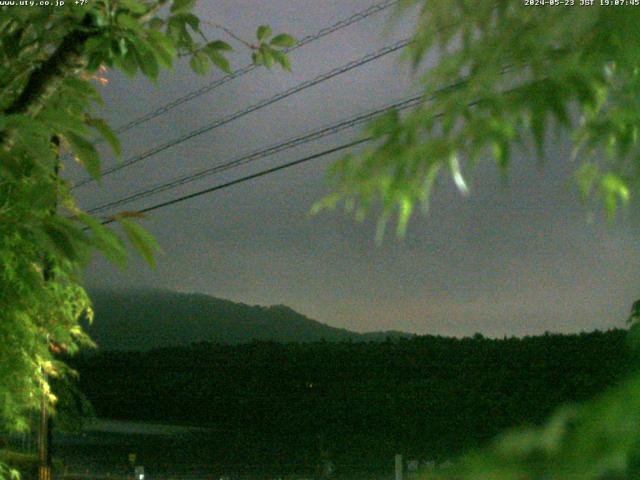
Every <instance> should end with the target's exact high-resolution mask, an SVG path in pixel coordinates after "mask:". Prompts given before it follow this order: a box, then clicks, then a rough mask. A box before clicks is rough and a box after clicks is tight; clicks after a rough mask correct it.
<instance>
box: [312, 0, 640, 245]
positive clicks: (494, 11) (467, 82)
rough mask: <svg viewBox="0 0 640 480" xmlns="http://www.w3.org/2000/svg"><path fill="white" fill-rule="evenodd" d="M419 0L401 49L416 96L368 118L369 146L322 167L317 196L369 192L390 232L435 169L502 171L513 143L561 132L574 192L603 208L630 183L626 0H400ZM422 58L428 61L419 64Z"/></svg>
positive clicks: (638, 116)
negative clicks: (615, 1) (418, 89)
mask: <svg viewBox="0 0 640 480" xmlns="http://www.w3.org/2000/svg"><path fill="white" fill-rule="evenodd" d="M572 3H573V2H572ZM596 3H597V2H596ZM402 5H403V7H405V8H409V7H416V8H418V9H419V14H418V15H419V18H418V25H417V29H416V33H415V37H414V41H413V43H412V44H411V45H410V47H409V49H408V51H407V55H406V57H407V59H408V60H409V61H410V62H411V63H412V65H413V66H414V69H415V72H416V75H417V76H418V78H419V81H420V83H421V84H422V86H423V88H424V94H425V101H424V102H423V103H422V104H421V105H420V106H418V107H417V108H416V109H414V110H412V111H411V112H410V113H407V114H406V115H399V114H396V113H390V114H389V115H387V116H385V117H384V118H382V119H379V120H378V121H376V122H375V123H373V124H372V125H370V127H369V133H371V134H372V135H373V136H374V138H375V139H377V140H378V141H377V142H375V144H374V146H373V147H371V148H370V149H368V150H367V151H365V152H364V153H363V154H361V155H358V156H355V157H348V158H345V159H344V160H343V161H341V162H339V163H337V164H336V165H335V166H334V167H333V170H332V176H333V178H334V180H335V183H336V193H335V194H334V195H332V196H330V197H328V198H327V199H325V201H324V202H323V203H322V205H323V206H325V207H327V206H328V207H334V206H336V205H337V204H339V203H341V202H345V203H346V204H347V205H351V204H354V205H355V209H356V211H357V213H358V214H360V215H361V214H362V212H364V211H367V210H368V209H370V208H371V207H372V206H373V205H374V204H376V203H378V202H380V203H382V206H383V213H382V222H383V223H384V222H386V221H387V220H389V219H390V218H391V217H392V216H394V215H396V214H397V216H398V221H399V231H400V233H402V231H403V230H404V228H405V226H406V223H407V221H408V219H409V217H410V216H411V215H412V213H413V212H414V207H415V205H420V204H422V205H423V206H424V207H426V206H427V205H428V200H429V196H430V191H431V187H432V186H433V183H434V180H435V179H436V177H437V174H438V172H442V171H446V170H447V169H448V170H449V171H450V172H451V176H452V178H453V180H454V182H455V183H456V185H457V186H458V187H459V189H460V190H461V192H463V193H466V189H467V183H466V182H465V180H464V178H465V176H466V175H468V174H470V172H471V171H472V170H473V167H474V165H475V164H476V163H477V162H478V161H479V160H482V159H483V158H486V157H493V159H494V160H495V162H496V163H497V165H498V167H499V168H500V169H501V170H502V171H506V169H507V168H508V166H509V163H510V159H511V150H512V148H513V145H514V144H520V145H522V146H524V147H529V148H530V147H535V149H536V150H537V153H538V155H540V156H542V154H543V150H544V145H545V141H547V140H548V138H549V136H550V135H552V134H554V133H558V132H561V131H564V132H571V133H572V135H573V137H572V138H573V141H574V146H575V152H574V155H575V160H574V158H565V159H562V158H559V159H554V161H555V160H557V161H575V162H576V179H577V185H578V187H579V189H580V191H581V193H582V194H583V195H584V196H585V197H586V196H589V195H597V196H599V197H600V198H601V199H602V200H603V203H604V206H605V208H606V211H607V213H608V215H609V216H612V215H613V214H614V212H615V210H616V209H617V208H618V207H619V206H620V205H624V204H627V203H628V202H629V200H630V198H631V195H632V193H634V192H635V191H636V190H637V188H638V182H637V181H638V178H639V177H638V159H639V156H638V154H639V153H640V152H639V150H638V128H639V126H640V108H638V107H639V106H640V105H639V104H638V98H640V95H639V93H640V70H639V69H638V67H639V66H640V63H639V62H640V49H638V48H637V47H636V45H637V43H638V30H637V28H636V25H637V22H638V21H639V20H640V10H639V9H638V8H636V7H624V6H621V7H620V8H611V7H606V6H599V5H594V6H592V7H588V6H581V5H579V2H577V1H576V2H575V6H573V7H570V6H566V7H564V6H563V7H560V8H537V7H535V6H527V5H525V4H523V2H522V1H520V0H500V1H498V2H483V3H482V4H481V5H480V4H479V3H478V2H473V1H468V0H462V1H459V2H454V3H453V4H452V3H451V2H449V1H447V0H436V1H434V2H432V1H429V2H424V1H422V0H404V1H403V2H402ZM431 65H433V66H431Z"/></svg>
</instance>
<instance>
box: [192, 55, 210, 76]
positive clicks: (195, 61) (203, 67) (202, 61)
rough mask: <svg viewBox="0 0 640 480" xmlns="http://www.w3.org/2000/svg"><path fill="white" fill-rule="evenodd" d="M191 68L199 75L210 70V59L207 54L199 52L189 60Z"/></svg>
mask: <svg viewBox="0 0 640 480" xmlns="http://www.w3.org/2000/svg"><path fill="white" fill-rule="evenodd" d="M189 65H190V66H191V69H192V70H193V71H194V72H196V73H197V74H198V75H204V74H205V73H207V72H208V71H209V60H208V59H207V56H206V55H205V54H204V53H202V52H197V53H196V54H194V55H193V56H192V57H191V60H189Z"/></svg>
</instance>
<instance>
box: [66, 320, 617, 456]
mask: <svg viewBox="0 0 640 480" xmlns="http://www.w3.org/2000/svg"><path fill="white" fill-rule="evenodd" d="M625 336H626V332H625V331H623V330H612V331H609V332H593V333H588V334H579V335H554V334H547V335H544V336H539V337H527V338H523V339H517V338H510V339H503V340H493V339H487V338H483V337H482V336H480V335H476V336H475V337H473V338H465V339H452V338H443V337H434V336H424V337H416V338H412V339H398V340H393V341H387V342H383V343H355V342H354V343H350V342H343V343H329V342H316V343H308V344H293V343H292V344H279V343H265V342H256V343H249V344H242V345H235V346H229V345H218V344H208V343H202V344H194V345H192V346H190V347H180V348H167V349H161V350H153V351H150V352H146V353H135V352H118V353H116V352H106V353H99V354H93V355H89V356H85V357H81V358H79V359H76V360H75V362H74V363H75V367H76V368H77V369H78V370H79V371H80V374H81V388H82V390H83V391H84V393H85V394H86V395H87V396H88V398H89V399H90V401H91V402H92V403H93V405H94V407H95V410H96V412H97V414H98V416H100V417H107V418H115V419H129V420H149V421H156V422H173V423H185V424H195V425H199V426H206V427H211V429H212V430H211V432H212V433H210V434H208V435H207V436H206V437H207V438H206V439H203V440H202V443H203V444H206V445H207V446H208V447H209V448H210V455H213V456H219V457H220V458H225V459H226V460H238V461H252V462H268V463H273V462H278V461H281V462H291V461H305V462H309V461H312V460H313V458H317V456H318V454H319V452H320V450H325V453H324V455H325V456H326V455H329V456H330V457H331V458H332V459H333V461H334V462H336V463H337V464H338V465H340V464H349V463H359V462H362V463H366V464H370V465H374V464H375V463H376V462H385V463H386V464H388V462H389V459H390V458H391V457H392V456H393V454H394V453H396V452H403V453H405V455H407V456H414V457H416V458H421V459H435V460H441V459H444V458H447V457H450V456H452V455H455V454H457V453H459V452H461V451H462V450H464V449H466V448H469V447H473V446H475V445H478V444H479V443H482V442H484V441H486V440H487V439H489V438H490V437H492V436H494V435H495V434H497V433H498V432H500V431H501V430H503V429H504V428H507V427H512V426H517V425H521V424H524V423H529V424H531V423H538V422H541V421H542V420H543V419H544V418H545V417H546V416H547V415H548V414H549V413H550V412H551V411H552V409H554V408H555V407H557V406H558V405H559V404H561V403H563V402H567V401H576V400H582V399H586V398H588V397H590V396H592V395H593V394H596V393H597V392H600V391H602V390H604V389H605V388H606V387H607V386H609V385H611V384H613V383H614V382H616V381H617V380H619V379H620V378H621V377H622V375H623V374H624V372H625V369H626V368H627V366H628V362H629V358H628V354H627V353H626V347H625Z"/></svg>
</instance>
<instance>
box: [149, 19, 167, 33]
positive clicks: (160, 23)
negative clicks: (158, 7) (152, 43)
mask: <svg viewBox="0 0 640 480" xmlns="http://www.w3.org/2000/svg"><path fill="white" fill-rule="evenodd" d="M164 23H165V22H164V20H163V19H161V18H158V17H155V18H152V19H151V20H150V21H149V28H151V29H153V30H160V29H161V28H162V27H164Z"/></svg>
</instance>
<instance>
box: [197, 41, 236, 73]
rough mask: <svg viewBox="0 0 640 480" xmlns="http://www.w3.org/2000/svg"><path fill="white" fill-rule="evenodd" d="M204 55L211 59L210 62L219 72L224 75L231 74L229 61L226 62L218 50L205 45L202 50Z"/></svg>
mask: <svg viewBox="0 0 640 480" xmlns="http://www.w3.org/2000/svg"><path fill="white" fill-rule="evenodd" d="M204 51H205V53H206V54H207V55H208V56H209V58H210V59H211V62H212V63H213V64H214V65H215V66H217V67H218V68H219V69H220V70H222V71H223V72H226V73H231V65H230V64H229V60H227V59H226V58H225V57H224V55H222V53H220V50H219V49H218V48H211V47H210V46H209V45H207V46H206V47H205V48H204Z"/></svg>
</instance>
